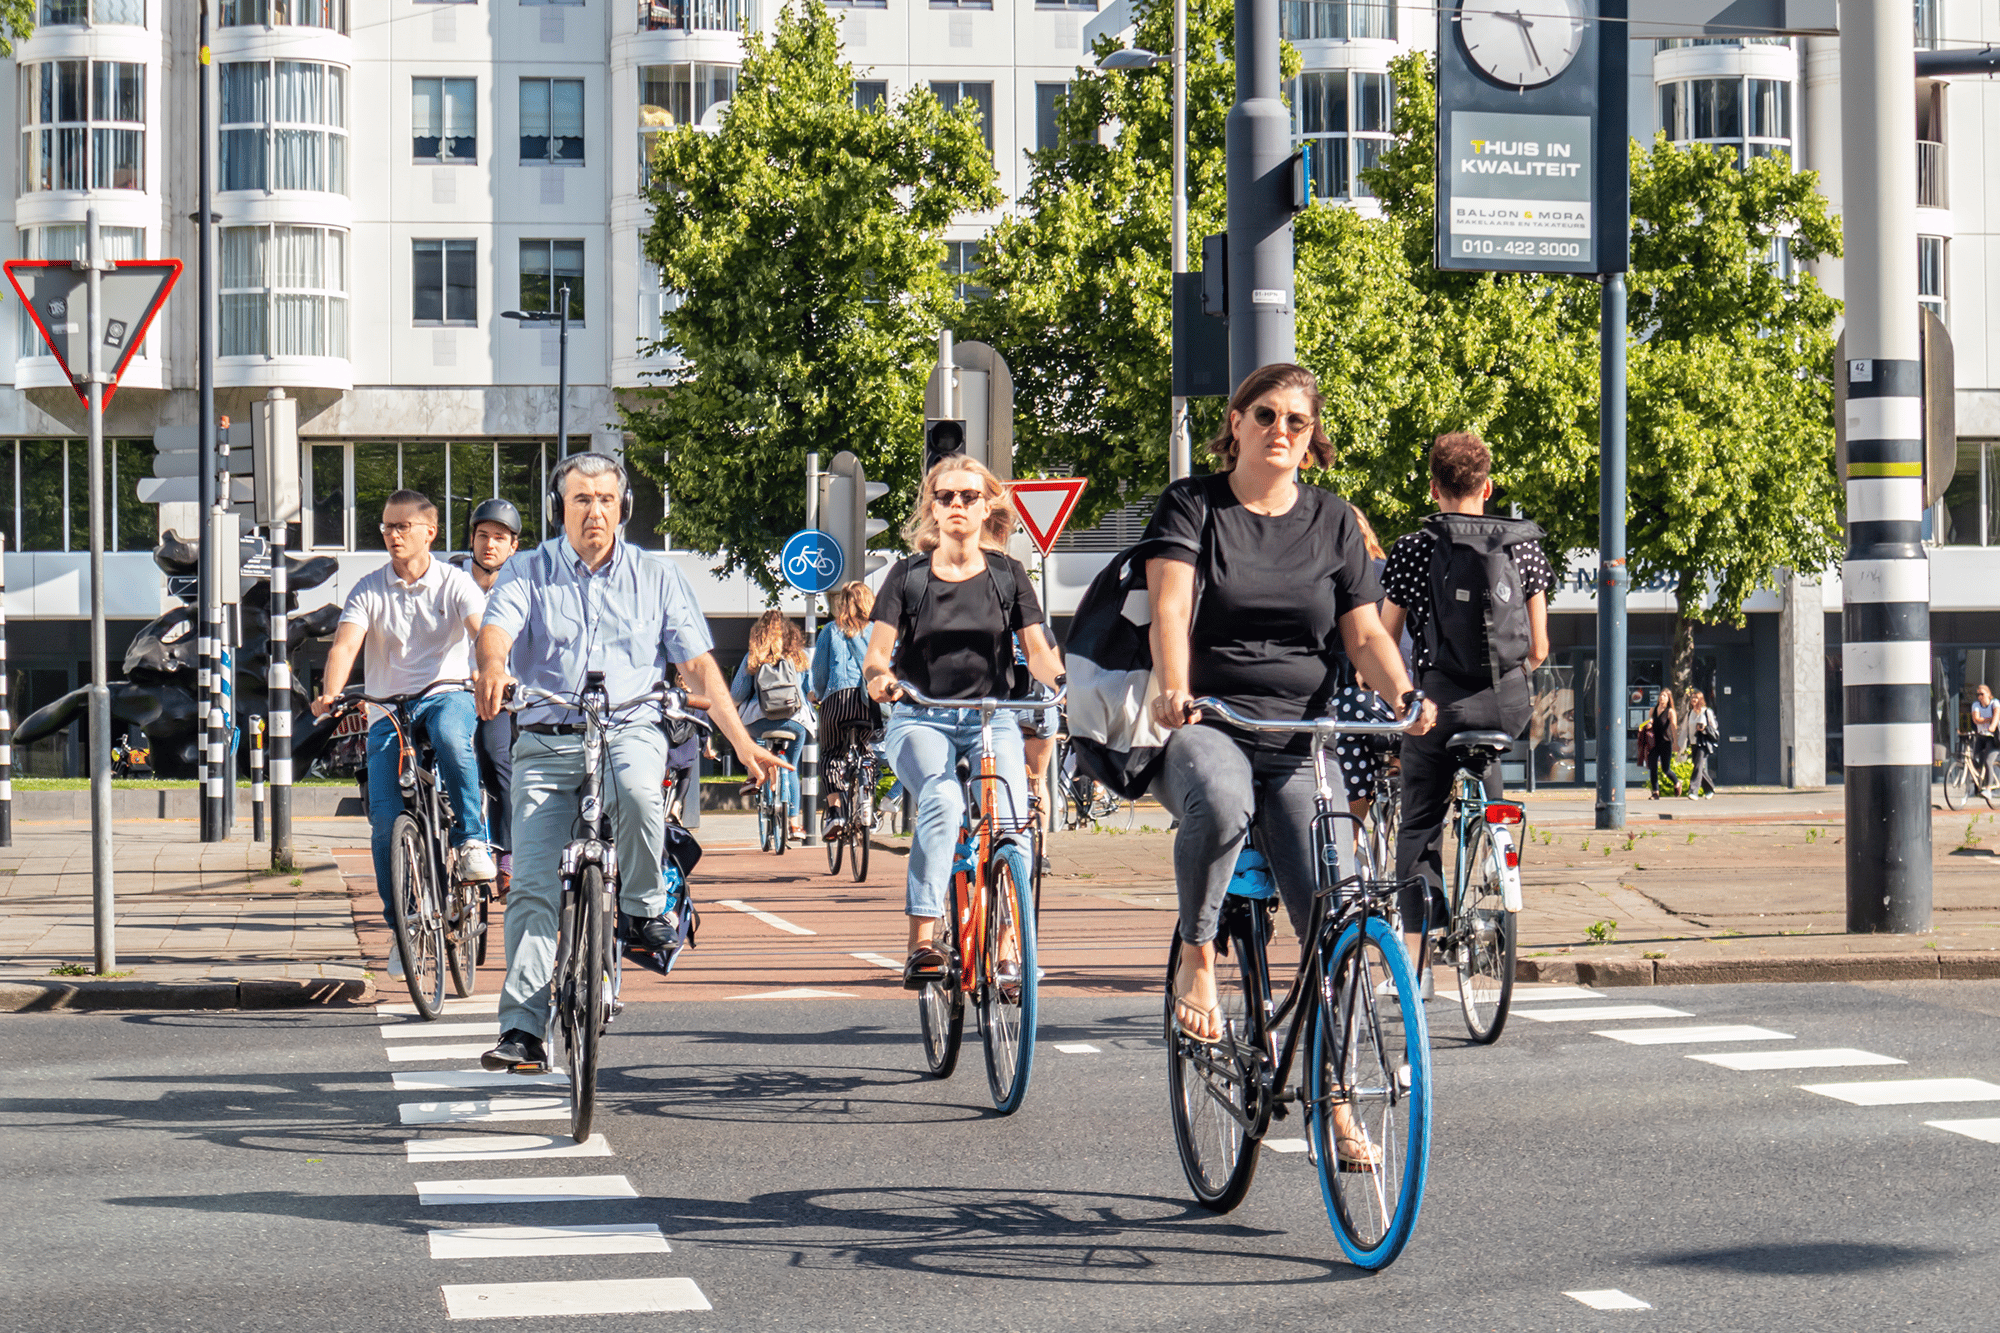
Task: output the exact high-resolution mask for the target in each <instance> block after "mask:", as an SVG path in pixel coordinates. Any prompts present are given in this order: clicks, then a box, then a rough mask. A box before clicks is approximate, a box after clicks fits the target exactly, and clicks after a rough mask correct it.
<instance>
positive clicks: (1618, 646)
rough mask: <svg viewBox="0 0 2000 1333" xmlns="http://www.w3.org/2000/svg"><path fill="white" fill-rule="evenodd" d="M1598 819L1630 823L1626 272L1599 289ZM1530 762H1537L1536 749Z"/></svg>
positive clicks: (1609, 824)
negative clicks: (1627, 802)
mask: <svg viewBox="0 0 2000 1333" xmlns="http://www.w3.org/2000/svg"><path fill="white" fill-rule="evenodd" d="M1597 318H1598V371H1597V373H1598V381H1599V384H1598V399H1599V401H1598V409H1597V447H1598V455H1599V462H1598V479H1597V545H1598V553H1597V559H1598V570H1597V827H1599V828H1603V829H1613V828H1624V827H1625V590H1626V589H1627V588H1628V587H1630V586H1631V582H1632V575H1631V572H1630V571H1629V570H1628V569H1627V568H1626V567H1625V275H1624V274H1623V273H1611V274H1607V275H1605V277H1604V279H1603V286H1602V288H1601V289H1600V291H1599V296H1598V316H1597ZM1530 758H1531V762H1532V756H1531V757H1530Z"/></svg>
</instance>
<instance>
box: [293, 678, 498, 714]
mask: <svg viewBox="0 0 2000 1333" xmlns="http://www.w3.org/2000/svg"><path fill="white" fill-rule="evenodd" d="M471 688H472V681H471V680H469V679H468V680H435V681H432V682H431V683H430V684H428V685H426V686H424V687H423V688H422V689H421V690H413V691H411V692H410V693H408V694H364V693H362V692H361V691H360V690H358V689H355V688H353V687H351V686H350V687H349V688H347V689H345V690H342V691H341V692H340V694H339V695H338V696H337V697H336V698H335V699H334V702H333V705H332V708H329V709H328V710H327V711H329V712H331V711H333V710H334V709H343V710H351V709H353V708H355V707H356V706H357V705H360V704H374V705H375V706H376V707H377V708H401V707H402V706H403V705H405V704H412V703H415V702H416V701H417V700H419V699H421V698H423V697H425V696H426V695H429V694H434V693H436V692H438V691H440V690H469V689H471Z"/></svg>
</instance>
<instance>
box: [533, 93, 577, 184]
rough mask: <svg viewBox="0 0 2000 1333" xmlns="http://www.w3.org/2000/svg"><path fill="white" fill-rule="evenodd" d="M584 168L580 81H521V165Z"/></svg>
mask: <svg viewBox="0 0 2000 1333" xmlns="http://www.w3.org/2000/svg"><path fill="white" fill-rule="evenodd" d="M534 163H546V164H550V165H560V164H563V163H573V164H575V165H577V166H582V165H583V80H582V79H522V80H521V164H522V165H523V166H528V165H530V164H534Z"/></svg>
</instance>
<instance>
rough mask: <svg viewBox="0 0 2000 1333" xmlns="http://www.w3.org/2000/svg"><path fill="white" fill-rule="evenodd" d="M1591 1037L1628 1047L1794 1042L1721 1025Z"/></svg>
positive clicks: (1784, 1036) (1786, 1036) (1630, 1030)
mask: <svg viewBox="0 0 2000 1333" xmlns="http://www.w3.org/2000/svg"><path fill="white" fill-rule="evenodd" d="M1590 1035H1591V1036H1593V1037H1609V1038H1611V1040H1613V1041H1622V1042H1624V1043H1625V1044H1627V1045H1628V1046H1673V1045H1682V1044H1690V1043H1693V1042H1699V1041H1796V1040H1797V1038H1795V1037H1793V1036H1792V1034H1791V1033H1789V1032H1773V1031H1771V1029H1769V1028H1757V1027H1748V1026H1741V1025H1724V1026H1708V1027H1686V1028H1613V1029H1611V1030H1610V1031H1608V1032H1593V1033H1591V1034H1590Z"/></svg>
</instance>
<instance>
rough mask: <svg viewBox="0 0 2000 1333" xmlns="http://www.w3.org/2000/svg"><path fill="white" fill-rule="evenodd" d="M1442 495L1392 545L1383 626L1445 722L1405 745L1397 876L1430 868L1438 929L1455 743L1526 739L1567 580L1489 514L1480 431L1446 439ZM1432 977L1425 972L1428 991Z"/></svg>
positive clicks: (1407, 923)
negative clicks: (1533, 677) (1537, 678)
mask: <svg viewBox="0 0 2000 1333" xmlns="http://www.w3.org/2000/svg"><path fill="white" fill-rule="evenodd" d="M1430 467H1431V499H1432V500H1434V501H1436V502H1437V506H1438V511H1439V512H1437V513H1435V514H1432V515H1431V516H1430V517H1429V518H1427V519H1425V520H1424V523H1423V526H1422V527H1421V528H1419V529H1418V530H1417V531H1415V532H1412V533H1410V534H1408V535H1407V536H1404V537H1401V538H1398V539H1397V541H1396V544H1395V545H1394V546H1393V547H1391V548H1390V551H1389V562H1388V565H1387V566H1386V567H1385V568H1384V569H1383V571H1382V583H1383V586H1384V588H1385V589H1386V591H1387V593H1388V599H1387V600H1386V601H1385V602H1384V603H1383V604H1382V626H1383V628H1384V629H1386V630H1387V631H1388V632H1389V635H1390V637H1391V638H1395V637H1397V636H1398V635H1400V634H1401V633H1402V631H1403V629H1404V627H1405V624H1406V623H1407V626H1408V628H1409V630H1410V634H1411V637H1412V639H1413V640H1414V641H1415V649H1416V650H1415V653H1414V655H1413V661H1412V664H1413V666H1414V667H1415V674H1416V677H1417V688H1419V689H1421V690H1422V691H1423V692H1424V695H1425V697H1426V698H1428V699H1429V700H1431V701H1432V702H1433V703H1435V704H1436V705H1437V710H1438V711H1437V723H1436V725H1435V726H1434V727H1432V728H1431V730H1430V731H1429V732H1427V733H1426V734H1424V735H1422V736H1407V737H1405V738H1404V740H1403V826H1402V828H1401V829H1400V830H1398V833H1397V839H1396V878H1397V879H1399V880H1408V879H1410V877H1411V876H1412V875H1413V874H1415V873H1416V872H1417V870H1418V867H1419V864H1420V863H1421V866H1422V870H1423V874H1424V878H1425V880H1426V882H1427V886H1428V896H1429V899H1430V902H1429V916H1428V921H1429V924H1430V925H1431V926H1436V925H1438V924H1440V923H1441V922H1442V921H1443V919H1444V914H1445V904H1444V895H1443V887H1442V886H1443V883H1444V867H1443V862H1442V858H1441V856H1440V853H1439V847H1438V842H1439V836H1438V835H1439V831H1440V829H1441V828H1442V827H1443V824H1444V816H1445V810H1446V808H1447V807H1448V806H1449V804H1450V802H1451V796H1452V778H1453V775H1454V773H1455V772H1456V770H1457V765H1456V763H1455V762H1454V760H1453V758H1452V755H1451V750H1450V745H1451V738H1452V737H1453V736H1456V735H1458V734H1459V733H1461V732H1466V731H1504V732H1506V733H1507V734H1508V735H1510V736H1516V737H1518V736H1520V735H1521V734H1523V732H1525V731H1526V730H1527V726H1528V722H1529V719H1530V716H1531V715H1532V713H1533V709H1534V691H1533V690H1532V688H1531V687H1530V685H1529V680H1528V673H1529V672H1531V671H1533V670H1534V669H1535V668H1536V667H1537V666H1539V665H1541V663H1542V661H1543V660H1544V659H1545V658H1547V657H1548V655H1549V622H1548V591H1549V589H1550V587H1552V586H1553V585H1554V583H1555V576H1554V574H1553V573H1552V572H1551V571H1550V569H1549V562H1548V559H1547V557H1545V556H1544V555H1543V554H1542V548H1541V546H1540V544H1539V541H1538V539H1539V538H1540V537H1541V536H1542V530H1541V529H1540V528H1538V527H1536V526H1535V525H1534V524H1533V523H1530V522H1527V521H1526V520H1523V519H1509V518H1501V517H1498V516H1488V515H1487V514H1486V502H1487V500H1488V499H1489V498H1491V497H1492V495H1493V481H1492V476H1491V473H1492V471H1493V455H1492V453H1491V452H1490V451H1489V450H1488V449H1487V447H1486V443H1485V441H1483V440H1481V439H1480V438H1479V437H1478V436H1477V435H1474V434H1471V433H1469V432H1460V433H1456V434H1450V435H1440V436H1438V437H1437V440H1436V442H1435V443H1433V444H1432V446H1431V459H1430ZM1485 778H1486V795H1487V798H1488V799H1489V800H1499V799H1500V796H1501V789H1500V763H1499V761H1498V760H1495V761H1494V763H1493V765H1492V766H1491V767H1490V768H1489V769H1488V770H1487V772H1486V774H1485ZM1425 896H1426V895H1425V891H1424V890H1423V889H1410V888H1406V889H1405V890H1404V891H1403V903H1402V911H1403V925H1404V931H1405V935H1404V942H1405V943H1406V944H1407V945H1408V947H1409V951H1410V959H1411V961H1412V963H1413V964H1420V963H1421V962H1422V955H1421V953H1420V952H1419V951H1420V949H1421V946H1422V944H1423V935H1422V932H1423V931H1424V929H1425V922H1426V915H1425V907H1426V904H1425ZM1429 978H1430V971H1429V968H1428V967H1425V969H1424V980H1425V983H1426V985H1425V991H1426V993H1428V991H1429V985H1428V983H1429Z"/></svg>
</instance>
